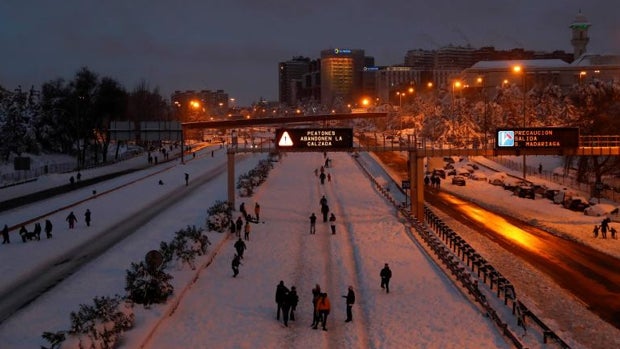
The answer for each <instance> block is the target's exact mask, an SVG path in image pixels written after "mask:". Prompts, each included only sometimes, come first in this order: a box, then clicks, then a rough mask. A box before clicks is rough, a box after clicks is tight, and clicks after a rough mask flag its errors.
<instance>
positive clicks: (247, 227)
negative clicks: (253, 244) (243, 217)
mask: <svg viewBox="0 0 620 349" xmlns="http://www.w3.org/2000/svg"><path fill="white" fill-rule="evenodd" d="M243 233H244V234H243V238H244V239H245V240H246V241H250V222H245V226H244V227H243Z"/></svg>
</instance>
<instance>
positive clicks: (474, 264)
mask: <svg viewBox="0 0 620 349" xmlns="http://www.w3.org/2000/svg"><path fill="white" fill-rule="evenodd" d="M424 220H425V222H426V226H427V227H428V228H430V229H431V230H433V231H434V233H435V234H432V233H431V232H429V231H428V230H425V229H424V227H423V226H421V225H419V226H418V227H417V228H418V229H416V230H418V232H421V231H423V232H424V233H420V236H422V237H423V239H424V240H425V241H427V244H428V245H429V246H430V247H431V249H433V251H435V253H436V254H437V255H438V257H439V258H440V259H441V260H442V261H443V262H444V264H446V265H447V266H448V268H449V269H450V270H451V271H452V273H453V274H454V275H455V276H457V279H458V280H460V281H461V282H462V283H463V286H465V287H466V288H467V289H468V290H470V294H472V295H473V296H474V297H475V298H476V300H477V301H478V302H479V303H480V304H481V305H483V306H485V308H486V304H488V303H487V302H486V299H485V298H484V295H482V294H480V295H478V294H477V293H479V290H478V288H477V286H476V287H474V288H473V289H472V287H470V285H471V284H472V283H475V284H476V285H477V284H478V281H479V280H482V283H483V284H488V287H489V289H490V290H491V291H492V292H493V293H494V294H495V296H496V297H497V298H498V299H500V300H502V301H503V303H504V305H506V306H508V307H510V308H511V310H512V311H511V312H512V315H514V316H515V317H516V320H517V325H518V326H521V327H522V328H523V329H524V330H526V331H527V329H526V319H527V318H529V319H531V320H532V321H533V322H534V323H535V324H536V325H538V326H539V327H540V329H541V331H542V334H543V342H544V343H547V341H548V339H549V338H551V339H553V340H555V341H556V342H557V343H558V344H559V345H560V346H561V347H562V348H570V346H569V345H568V344H567V343H566V342H564V341H563V340H562V339H561V338H560V337H559V336H558V335H557V334H556V333H555V332H554V331H553V330H551V329H550V328H549V327H548V326H547V325H546V324H545V323H544V322H543V321H542V320H540V319H539V318H538V317H537V316H536V315H535V314H534V313H533V312H532V311H530V310H529V309H528V308H527V307H526V306H525V304H523V303H522V302H520V301H519V300H517V293H516V291H515V288H514V286H513V285H512V284H511V283H510V281H509V280H508V279H507V278H506V277H504V276H503V275H502V274H501V273H500V272H499V271H497V270H496V269H495V268H494V267H493V266H492V265H491V264H490V263H488V262H487V261H486V260H485V259H484V257H482V256H481V255H480V254H479V253H477V252H476V250H475V249H474V248H473V247H471V246H470V245H469V244H468V243H467V242H466V241H465V240H464V239H463V238H462V237H460V236H459V235H458V234H457V233H456V232H455V231H454V230H452V229H450V227H449V226H448V225H447V224H445V223H444V222H443V221H442V220H441V219H440V218H439V217H438V216H437V215H435V213H433V212H432V211H431V210H430V209H429V208H428V207H425V208H424ZM429 235H432V237H429ZM425 236H426V238H425ZM448 252H451V254H450V253H448ZM466 268H467V269H469V270H470V271H471V273H470V272H469V271H467V272H466V271H465V270H464V269H466ZM474 275H475V276H474ZM465 279H467V280H465ZM492 317H494V316H492ZM498 324H499V323H498Z"/></svg>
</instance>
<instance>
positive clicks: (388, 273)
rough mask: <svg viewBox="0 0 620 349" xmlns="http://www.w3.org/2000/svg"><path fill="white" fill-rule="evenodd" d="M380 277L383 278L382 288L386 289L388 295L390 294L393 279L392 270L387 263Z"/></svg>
mask: <svg viewBox="0 0 620 349" xmlns="http://www.w3.org/2000/svg"><path fill="white" fill-rule="evenodd" d="M379 276H380V277H381V288H383V289H385V292H386V293H390V279H391V278H392V270H391V269H390V266H389V265H388V264H387V263H385V266H384V267H383V269H381V272H380V273H379Z"/></svg>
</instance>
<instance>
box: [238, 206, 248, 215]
mask: <svg viewBox="0 0 620 349" xmlns="http://www.w3.org/2000/svg"><path fill="white" fill-rule="evenodd" d="M239 212H241V213H242V214H243V217H247V216H248V213H247V212H246V211H245V202H242V203H241V205H239Z"/></svg>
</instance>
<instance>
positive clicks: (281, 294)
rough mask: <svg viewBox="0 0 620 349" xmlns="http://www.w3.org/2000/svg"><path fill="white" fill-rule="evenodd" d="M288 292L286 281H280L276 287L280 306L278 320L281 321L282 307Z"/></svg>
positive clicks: (277, 313) (277, 314)
mask: <svg viewBox="0 0 620 349" xmlns="http://www.w3.org/2000/svg"><path fill="white" fill-rule="evenodd" d="M288 292H289V290H288V288H286V286H284V281H282V280H280V283H279V284H278V285H277V286H276V304H277V306H278V308H277V310H276V320H280V311H282V306H283V305H284V302H285V301H286V297H287V296H288Z"/></svg>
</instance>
